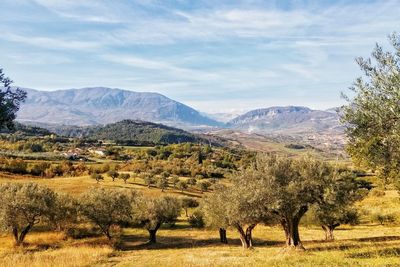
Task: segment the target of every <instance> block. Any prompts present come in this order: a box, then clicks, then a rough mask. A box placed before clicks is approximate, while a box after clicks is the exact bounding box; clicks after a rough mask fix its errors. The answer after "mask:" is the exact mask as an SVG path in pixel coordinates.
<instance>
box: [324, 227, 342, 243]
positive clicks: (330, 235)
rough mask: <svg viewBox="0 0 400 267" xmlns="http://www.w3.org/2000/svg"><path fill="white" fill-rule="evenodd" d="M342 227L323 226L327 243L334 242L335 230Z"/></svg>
mask: <svg viewBox="0 0 400 267" xmlns="http://www.w3.org/2000/svg"><path fill="white" fill-rule="evenodd" d="M338 226H340V223H335V224H331V225H325V224H324V225H322V229H324V232H325V240H326V241H333V240H334V239H335V237H334V235H333V230H335V228H336V227H338Z"/></svg>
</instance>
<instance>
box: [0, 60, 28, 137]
mask: <svg viewBox="0 0 400 267" xmlns="http://www.w3.org/2000/svg"><path fill="white" fill-rule="evenodd" d="M12 83H13V81H12V80H11V79H10V78H8V77H6V76H5V74H4V72H3V69H1V68H0V128H3V127H7V128H9V129H10V128H12V127H13V121H14V119H15V118H16V114H17V111H18V110H19V106H20V104H21V102H23V101H25V98H26V92H25V91H23V90H21V89H19V88H17V89H12V88H11V84H12Z"/></svg>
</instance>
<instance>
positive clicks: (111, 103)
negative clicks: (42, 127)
mask: <svg viewBox="0 0 400 267" xmlns="http://www.w3.org/2000/svg"><path fill="white" fill-rule="evenodd" d="M24 90H26V91H27V92H28V97H27V99H26V101H25V103H24V104H22V106H21V109H20V111H19V112H18V120H19V121H21V122H30V123H32V122H35V123H54V124H65V125H96V124H106V123H113V122H117V121H121V120H124V119H131V120H144V121H151V122H156V123H163V124H166V125H171V126H198V125H204V126H217V125H219V123H218V122H217V121H215V120H213V119H210V118H208V117H205V116H203V115H201V114H200V113H199V112H198V111H196V110H194V109H193V108H190V107H188V106H186V105H184V104H182V103H179V102H177V101H174V100H172V99H169V98H167V97H165V96H163V95H161V94H157V93H147V92H133V91H127V90H121V89H111V88H105V87H91V88H82V89H67V90H58V91H37V90H32V89H24Z"/></svg>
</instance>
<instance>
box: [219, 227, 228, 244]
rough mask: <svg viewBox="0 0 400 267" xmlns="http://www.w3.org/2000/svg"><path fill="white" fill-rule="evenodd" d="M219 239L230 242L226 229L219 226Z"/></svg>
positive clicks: (225, 242)
mask: <svg viewBox="0 0 400 267" xmlns="http://www.w3.org/2000/svg"><path fill="white" fill-rule="evenodd" d="M219 239H220V241H221V243H224V244H228V239H227V238H226V229H225V228H219Z"/></svg>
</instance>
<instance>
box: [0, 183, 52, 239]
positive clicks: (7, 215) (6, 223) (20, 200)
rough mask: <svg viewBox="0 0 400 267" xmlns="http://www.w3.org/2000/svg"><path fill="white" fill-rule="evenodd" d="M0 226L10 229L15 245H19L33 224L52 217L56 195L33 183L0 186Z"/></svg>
mask: <svg viewBox="0 0 400 267" xmlns="http://www.w3.org/2000/svg"><path fill="white" fill-rule="evenodd" d="M0 203H1V205H0V227H1V228H2V229H3V230H6V231H8V230H11V232H12V234H13V236H14V239H15V243H16V245H21V244H22V243H23V242H24V240H25V237H26V235H27V234H28V233H29V232H30V231H31V230H32V228H33V226H34V225H36V224H38V223H39V222H44V221H48V219H49V218H53V219H54V217H52V215H53V213H54V211H55V210H56V204H57V195H56V193H54V192H53V191H52V190H50V189H48V188H47V187H43V186H39V185H37V184H34V183H26V184H4V185H1V186H0Z"/></svg>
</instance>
